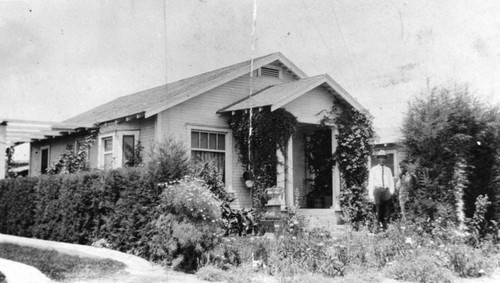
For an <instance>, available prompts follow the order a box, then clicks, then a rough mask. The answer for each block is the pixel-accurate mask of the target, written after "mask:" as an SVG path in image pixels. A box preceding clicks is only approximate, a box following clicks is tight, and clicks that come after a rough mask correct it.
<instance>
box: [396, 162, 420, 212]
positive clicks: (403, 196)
mask: <svg viewBox="0 0 500 283" xmlns="http://www.w3.org/2000/svg"><path fill="white" fill-rule="evenodd" d="M408 165H409V163H408V160H406V159H405V160H403V161H401V162H400V163H399V168H400V170H401V173H400V174H399V176H398V178H397V181H396V190H398V191H399V206H400V207H401V216H402V217H403V220H406V216H407V208H406V203H407V202H408V201H409V199H410V190H412V188H413V187H414V186H415V183H416V181H417V178H416V177H415V175H414V174H413V173H412V172H410V171H409V170H408Z"/></svg>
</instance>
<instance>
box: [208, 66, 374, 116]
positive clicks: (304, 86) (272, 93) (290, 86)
mask: <svg viewBox="0 0 500 283" xmlns="http://www.w3.org/2000/svg"><path fill="white" fill-rule="evenodd" d="M319 86H322V87H325V89H326V90H327V91H328V92H330V93H331V94H332V95H334V96H335V97H337V98H340V99H342V100H344V101H346V102H347V103H349V104H350V105H352V106H353V107H354V108H356V109H357V110H358V111H360V112H362V113H365V114H367V115H368V116H370V117H372V116H371V114H370V113H369V112H368V110H367V109H366V108H364V107H363V106H361V104H359V102H358V101H357V100H356V99H355V98H354V97H352V96H351V95H350V94H349V93H348V92H347V91H345V90H344V89H343V88H342V87H341V86H340V85H339V84H337V83H336V82H335V81H334V80H333V79H332V78H331V77H330V76H329V75H327V74H324V75H319V76H314V77H310V78H305V79H300V80H297V81H293V82H289V83H283V84H279V85H275V86H271V87H269V88H266V89H264V90H262V91H260V92H257V93H255V94H253V95H252V96H250V97H246V98H244V99H242V100H240V101H237V102H236V103H233V104H231V105H229V106H227V107H225V108H222V109H220V110H219V111H217V113H224V112H232V111H238V110H245V109H250V108H258V107H264V106H271V111H274V110H276V109H278V108H280V107H283V106H284V105H286V104H288V103H290V102H291V101H293V100H295V99H297V98H299V97H300V96H302V95H304V94H305V93H307V92H309V91H310V90H312V89H314V88H316V87H319Z"/></svg>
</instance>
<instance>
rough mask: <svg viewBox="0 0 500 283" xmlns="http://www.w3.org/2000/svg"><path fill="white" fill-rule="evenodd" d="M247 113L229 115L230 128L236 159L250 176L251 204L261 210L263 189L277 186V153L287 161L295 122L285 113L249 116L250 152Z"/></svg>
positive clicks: (255, 113)
mask: <svg viewBox="0 0 500 283" xmlns="http://www.w3.org/2000/svg"><path fill="white" fill-rule="evenodd" d="M249 116H250V114H249V113H248V112H243V111H239V112H237V113H235V114H234V115H232V117H231V120H230V121H229V125H230V127H231V129H232V130H233V135H234V138H235V140H236V145H235V146H236V148H237V150H238V152H239V159H240V161H241V162H242V163H243V165H244V166H245V167H246V168H247V172H251V173H250V174H249V175H253V179H254V185H253V188H252V190H253V204H254V206H255V207H256V208H262V207H263V206H264V205H265V204H266V203H267V200H268V199H267V195H266V192H265V189H266V188H270V187H273V186H276V173H277V172H276V167H277V165H278V156H277V155H276V151H277V150H278V149H279V150H280V151H281V153H283V156H285V158H286V152H287V151H286V148H287V144H288V139H289V138H290V136H291V135H292V134H293V133H295V131H296V130H297V124H298V122H297V118H296V117H295V116H293V115H292V114H291V113H290V112H288V111H286V110H284V109H277V110H275V111H271V109H270V108H269V107H266V108H264V109H262V110H261V111H254V112H253V114H252V136H251V139H250V154H249V152H248V150H249V146H248V143H249V126H250V125H249Z"/></svg>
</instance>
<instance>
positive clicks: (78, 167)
mask: <svg viewBox="0 0 500 283" xmlns="http://www.w3.org/2000/svg"><path fill="white" fill-rule="evenodd" d="M98 135H99V129H97V128H92V129H90V130H87V135H86V136H85V138H84V139H83V140H82V141H81V142H80V143H79V144H78V148H77V150H76V151H75V150H73V147H74V145H72V144H68V145H67V146H66V151H65V152H64V153H62V154H61V156H60V157H59V160H58V161H57V162H56V163H55V164H54V166H53V167H51V168H50V169H49V170H48V172H47V173H49V174H67V173H77V172H81V171H89V170H90V167H89V164H88V158H87V156H88V153H89V151H90V148H91V147H92V145H93V144H94V142H95V141H96V139H97V136H98Z"/></svg>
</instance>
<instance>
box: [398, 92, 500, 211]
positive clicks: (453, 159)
mask: <svg viewBox="0 0 500 283" xmlns="http://www.w3.org/2000/svg"><path fill="white" fill-rule="evenodd" d="M499 127H500V108H499V107H498V106H491V105H486V104H484V103H481V102H480V101H479V100H477V99H476V98H475V97H474V96H473V95H472V94H470V92H469V90H468V89H467V88H466V87H455V88H453V89H447V88H434V89H432V90H431V91H430V92H429V93H425V94H423V95H421V96H420V97H417V98H415V99H414V100H413V101H412V102H411V103H410V104H409V107H408V113H407V115H406V117H405V120H404V123H403V128H402V131H403V136H404V139H403V145H404V149H405V150H406V152H407V153H408V156H409V158H411V159H414V160H416V163H417V164H418V172H419V177H420V179H422V176H423V173H424V172H425V174H426V178H428V180H429V181H430V182H428V184H432V185H430V186H422V185H421V183H419V186H417V196H418V198H419V199H425V200H426V202H432V203H434V204H435V205H436V206H438V205H443V204H446V205H448V206H451V207H457V204H458V206H460V203H457V192H456V191H457V189H459V190H463V200H464V208H465V215H466V217H472V215H473V213H474V210H475V201H476V199H477V197H478V196H479V195H484V194H486V195H488V198H489V199H490V200H492V203H496V197H497V194H498V191H499V190H500V188H499V187H498V184H497V185H495V178H498V172H497V171H496V170H495V166H496V165H495V164H496V161H495V160H497V159H498V156H499V150H500V132H499V130H498V129H499ZM457 164H462V165H461V166H460V170H458V171H457ZM458 173H459V175H463V176H459V175H457V174H458ZM460 179H463V180H467V182H461V181H460V182H458V183H457V180H460ZM457 185H459V186H458V187H457ZM417 205H418V203H417ZM492 216H493V210H491V209H490V211H489V212H488V214H487V217H488V218H491V217H492ZM454 220H457V218H455V219H454Z"/></svg>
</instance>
